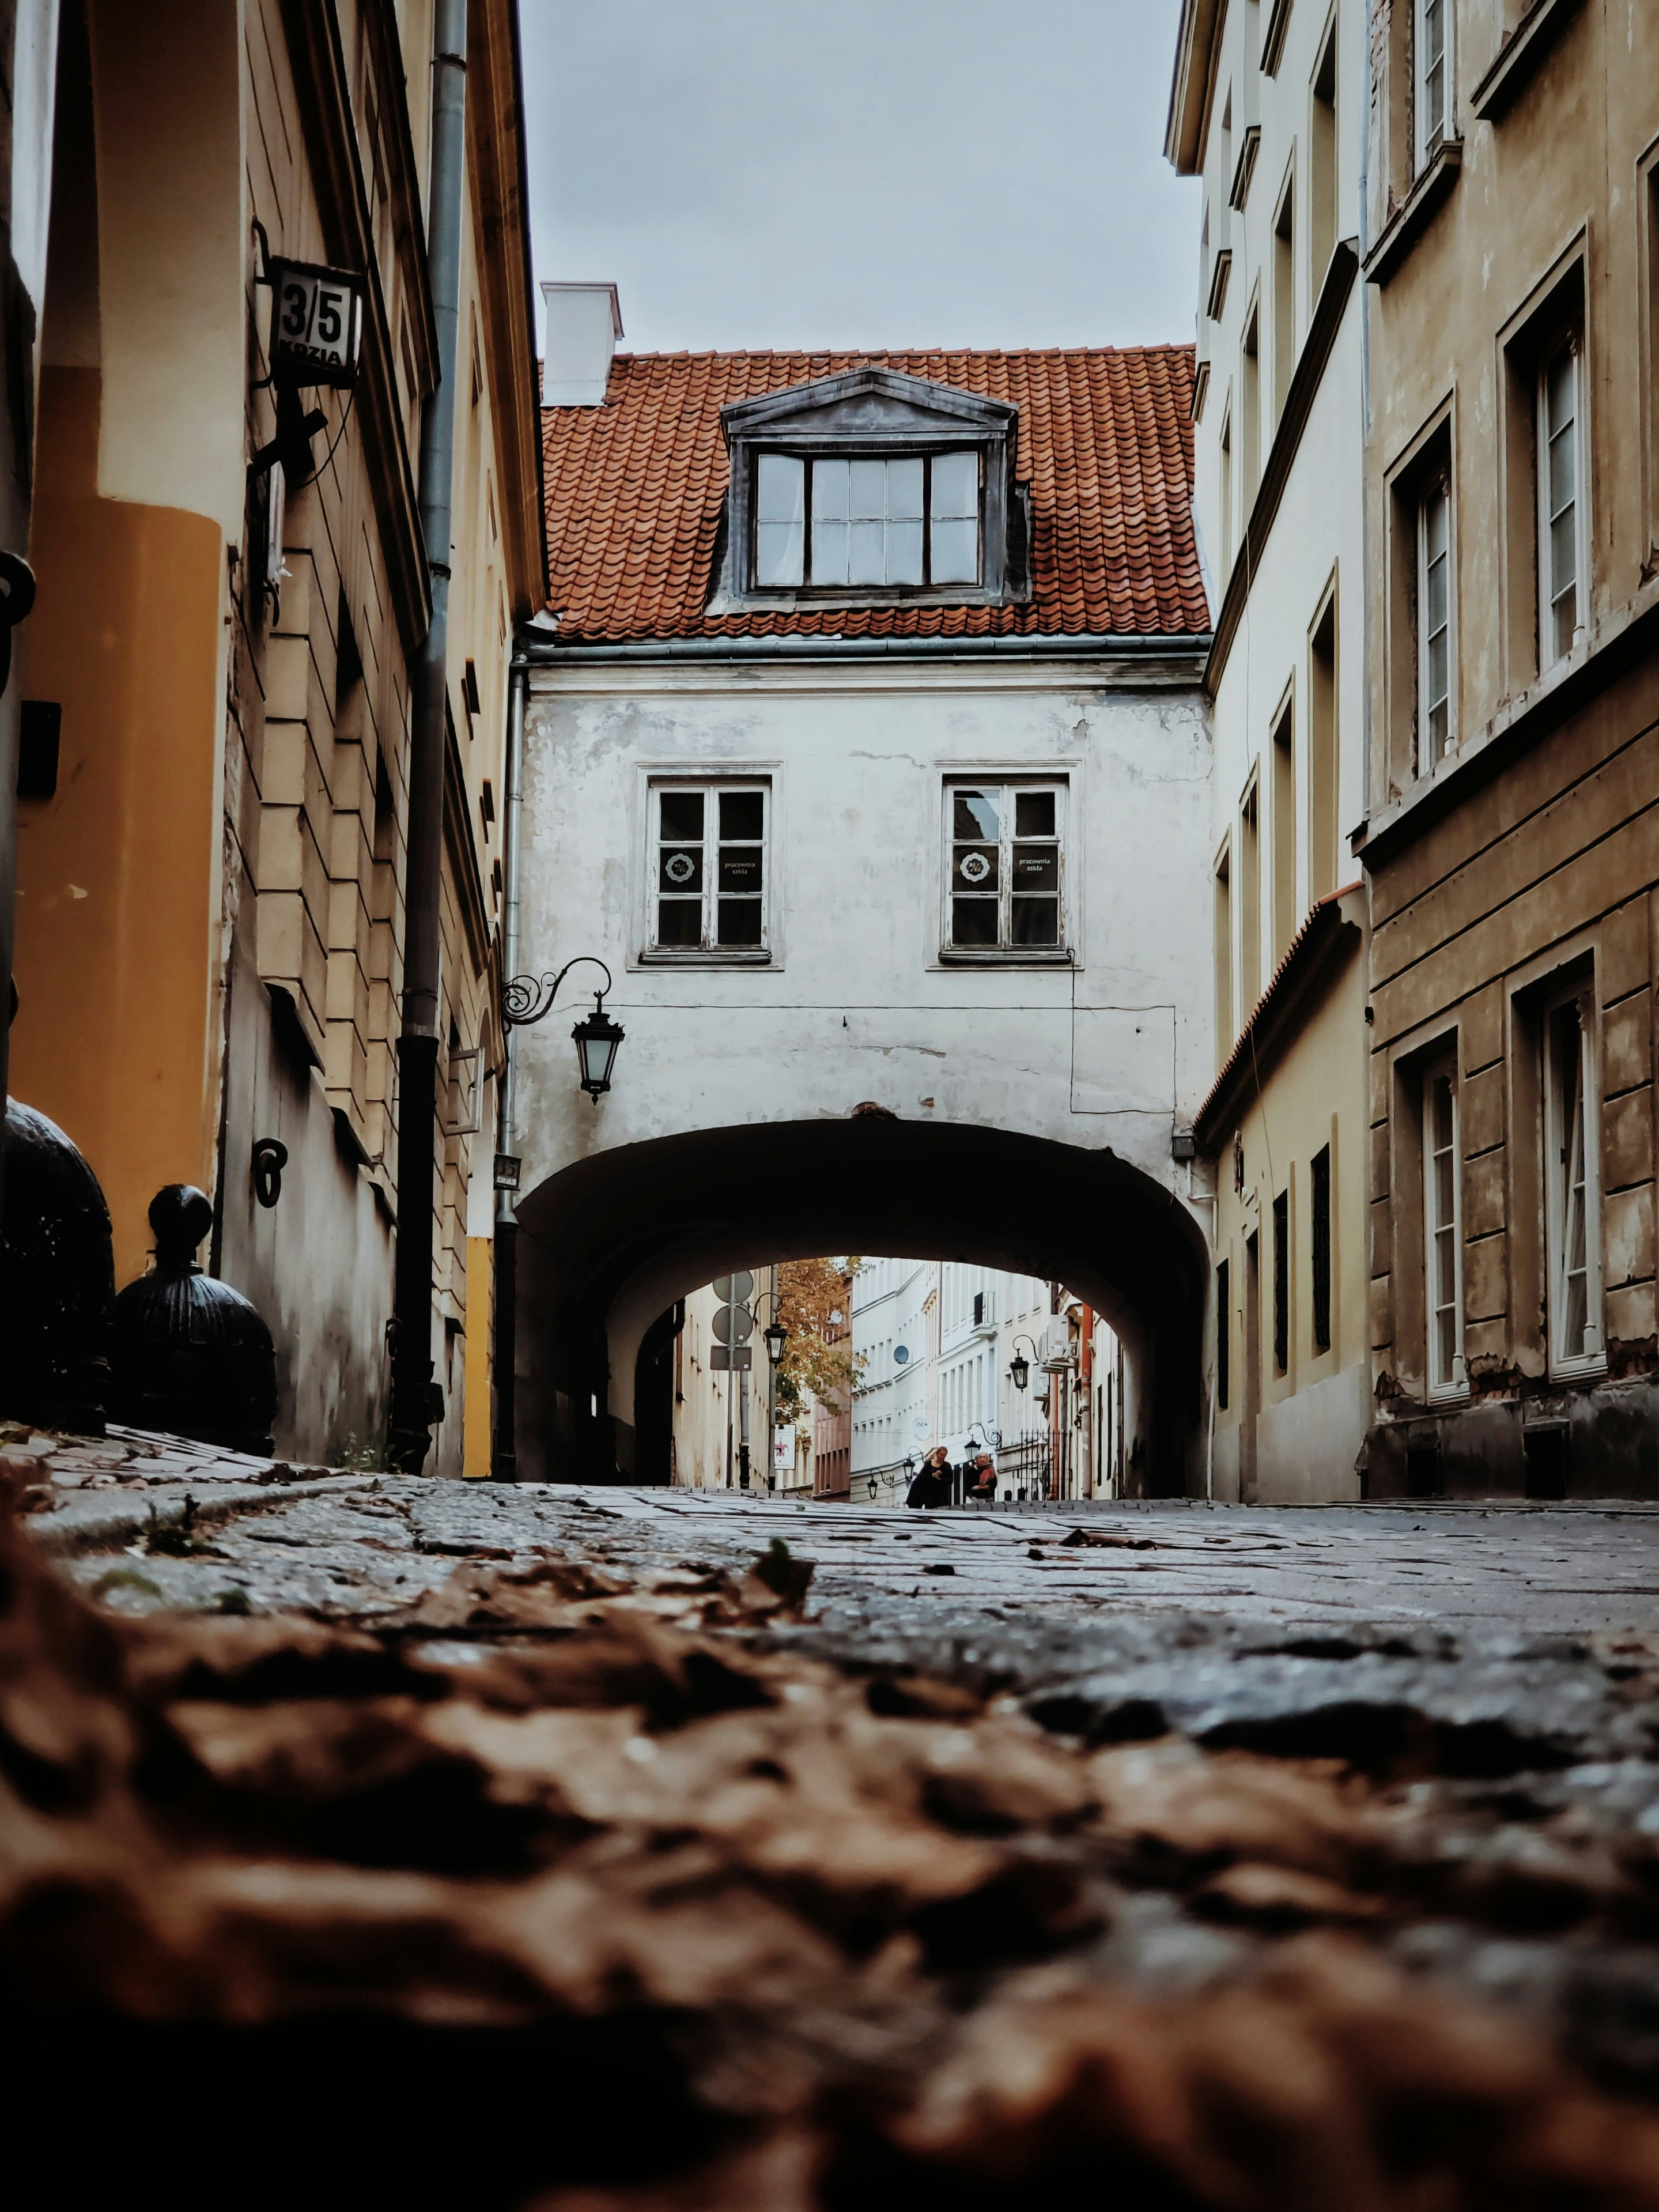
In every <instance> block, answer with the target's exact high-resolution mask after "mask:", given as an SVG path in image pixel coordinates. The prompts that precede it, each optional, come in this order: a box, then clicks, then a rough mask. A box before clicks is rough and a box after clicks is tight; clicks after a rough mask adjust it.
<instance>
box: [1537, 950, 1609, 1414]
mask: <svg viewBox="0 0 1659 2212" xmlns="http://www.w3.org/2000/svg"><path fill="white" fill-rule="evenodd" d="M1594 1044H1595V1000H1594V996H1593V993H1592V989H1591V987H1590V985H1589V983H1588V982H1585V983H1582V984H1579V985H1577V986H1576V987H1574V988H1573V989H1571V990H1570V991H1565V992H1563V993H1562V994H1560V996H1559V998H1557V999H1555V1000H1553V1001H1552V1003H1551V1005H1550V1006H1549V1007H1548V1008H1547V1012H1546V1016H1545V1026H1544V1222H1545V1249H1546V1257H1547V1263H1548V1272H1549V1285H1548V1305H1549V1334H1550V1366H1551V1370H1552V1371H1553V1372H1554V1373H1558V1374H1559V1373H1561V1372H1563V1371H1567V1370H1572V1369H1575V1368H1586V1367H1598V1366H1600V1365H1601V1359H1602V1341H1603V1340H1602V1334H1601V1159H1600V1149H1601V1148H1600V1146H1599V1145H1598V1143H1597V1140H1596V1138H1597V1121H1598V1115H1597V1101H1598V1090H1597V1085H1596V1082H1595V1050H1594Z"/></svg>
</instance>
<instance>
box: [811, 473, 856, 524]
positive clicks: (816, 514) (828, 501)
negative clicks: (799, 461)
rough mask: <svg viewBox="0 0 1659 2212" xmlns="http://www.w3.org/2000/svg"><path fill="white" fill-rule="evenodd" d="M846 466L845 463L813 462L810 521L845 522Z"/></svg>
mask: <svg viewBox="0 0 1659 2212" xmlns="http://www.w3.org/2000/svg"><path fill="white" fill-rule="evenodd" d="M847 492H848V465H847V463H846V462H845V461H814V462H813V464H812V520H813V521H814V522H817V521H818V520H820V519H822V520H823V521H825V522H845V521H846V520H847Z"/></svg>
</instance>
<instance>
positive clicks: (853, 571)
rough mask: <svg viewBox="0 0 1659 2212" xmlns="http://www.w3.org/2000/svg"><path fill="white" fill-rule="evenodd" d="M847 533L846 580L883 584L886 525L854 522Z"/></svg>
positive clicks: (884, 577) (885, 563)
mask: <svg viewBox="0 0 1659 2212" xmlns="http://www.w3.org/2000/svg"><path fill="white" fill-rule="evenodd" d="M848 538H849V539H850V541H851V543H850V545H849V548H848V556H847V580H848V583H849V584H884V583H885V582H886V580H887V547H886V542H885V541H886V538H887V525H886V524H885V523H884V522H854V523H853V524H852V525H851V526H850V528H849V530H848Z"/></svg>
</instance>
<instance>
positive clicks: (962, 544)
mask: <svg viewBox="0 0 1659 2212" xmlns="http://www.w3.org/2000/svg"><path fill="white" fill-rule="evenodd" d="M978 581H979V524H978V522H977V521H973V522H936V523H934V525H933V582H934V583H936V584H976V583H977V582H978Z"/></svg>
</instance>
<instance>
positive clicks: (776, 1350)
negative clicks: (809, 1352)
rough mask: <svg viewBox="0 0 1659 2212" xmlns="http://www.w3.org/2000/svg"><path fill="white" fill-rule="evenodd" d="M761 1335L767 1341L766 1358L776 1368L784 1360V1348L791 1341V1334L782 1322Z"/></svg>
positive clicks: (776, 1322) (773, 1324) (764, 1330)
mask: <svg viewBox="0 0 1659 2212" xmlns="http://www.w3.org/2000/svg"><path fill="white" fill-rule="evenodd" d="M761 1334H762V1335H763V1337H764V1338H765V1339H766V1356H767V1358H769V1360H770V1361H771V1363H772V1364H773V1366H774V1367H775V1366H776V1365H777V1364H778V1362H779V1361H780V1360H781V1358H783V1347H784V1346H785V1345H786V1344H787V1343H788V1341H789V1332H788V1330H787V1328H785V1327H784V1325H783V1323H782V1322H781V1321H775V1322H773V1323H772V1324H771V1326H770V1328H763V1330H762V1331H761Z"/></svg>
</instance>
